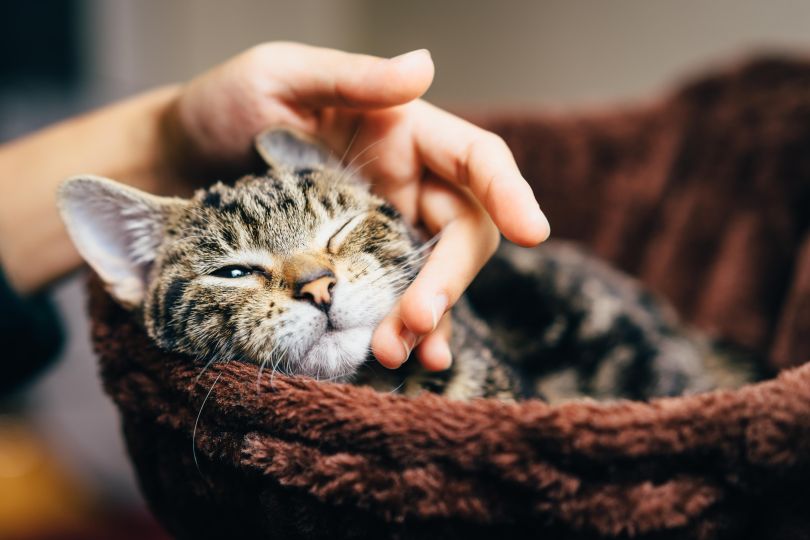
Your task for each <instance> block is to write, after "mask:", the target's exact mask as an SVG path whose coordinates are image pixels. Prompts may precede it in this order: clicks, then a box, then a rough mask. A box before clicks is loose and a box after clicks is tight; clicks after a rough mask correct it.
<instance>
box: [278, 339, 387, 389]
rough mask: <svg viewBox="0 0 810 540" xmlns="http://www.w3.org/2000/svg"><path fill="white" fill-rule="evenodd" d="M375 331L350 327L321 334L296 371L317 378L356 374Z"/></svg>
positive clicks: (335, 377)
mask: <svg viewBox="0 0 810 540" xmlns="http://www.w3.org/2000/svg"><path fill="white" fill-rule="evenodd" d="M371 334H372V330H371V329H370V328H349V329H347V330H339V331H331V332H327V333H325V334H323V335H322V336H321V337H319V338H318V339H317V340H316V341H315V343H314V344H313V345H312V346H311V347H310V349H309V350H308V351H307V352H306V353H305V355H304V356H303V358H301V359H300V360H298V362H296V365H295V366H294V368H293V369H294V371H295V372H296V373H300V374H302V375H307V376H309V377H314V378H316V379H337V378H341V377H345V376H348V375H350V374H352V373H354V372H355V371H356V370H357V368H358V366H359V365H360V364H362V363H363V362H364V361H365V360H366V357H367V355H368V350H369V344H370V343H371Z"/></svg>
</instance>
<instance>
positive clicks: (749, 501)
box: [91, 59, 810, 539]
mask: <svg viewBox="0 0 810 540" xmlns="http://www.w3.org/2000/svg"><path fill="white" fill-rule="evenodd" d="M485 123H486V124H487V125H488V127H490V128H491V129H494V130H495V131H497V132H499V133H501V134H502V135H503V136H504V138H505V139H506V140H507V142H508V143H509V145H510V146H511V147H512V148H513V150H514V151H515V154H516V156H517V157H518V160H519V162H520V164H521V166H522V168H523V170H524V172H525V174H526V176H527V177H528V178H530V179H532V180H533V182H534V183H535V189H536V193H537V196H538V199H539V200H540V201H541V203H542V205H543V208H544V209H546V210H547V211H548V214H549V217H550V218H551V221H552V223H553V224H554V227H555V229H554V232H555V235H556V236H558V237H566V238H574V239H577V240H579V241H582V242H584V243H586V244H588V245H590V246H591V247H592V248H593V249H594V250H595V251H596V252H597V253H598V254H600V255H601V256H603V257H605V258H606V259H609V260H611V261H613V262H614V263H616V264H617V265H619V266H620V267H621V268H623V269H625V270H627V271H629V272H631V273H633V274H635V275H637V276H639V277H640V278H641V279H643V280H644V281H645V282H646V283H648V284H649V285H651V286H652V287H653V288H655V289H656V290H658V291H659V292H661V293H663V294H664V295H666V296H667V297H668V298H669V299H670V300H672V301H673V302H674V303H675V305H676V306H677V307H678V308H679V309H680V310H681V313H682V314H683V315H684V317H686V318H687V319H689V320H690V321H692V322H693V323H694V324H696V325H698V326H700V327H701V328H703V329H705V330H707V331H709V332H711V333H714V334H715V335H718V336H722V337H724V338H727V339H729V340H732V341H734V342H736V343H738V344H741V345H744V346H746V347H749V348H751V349H752V350H754V351H757V352H758V353H759V354H760V355H761V357H762V358H763V359H765V360H766V361H767V362H768V366H767V368H769V369H770V370H771V372H772V373H773V374H776V373H777V372H778V371H780V370H781V373H779V374H778V375H774V377H773V378H772V380H768V381H766V382H762V383H759V384H754V385H750V386H747V387H744V388H741V389H739V390H736V391H721V392H714V393H709V394H703V395H697V396H689V397H682V398H674V399H662V400H658V401H654V402H652V403H635V402H621V403H614V404H597V403H594V402H575V403H569V404H565V405H560V406H549V405H546V404H544V403H541V402H535V401H530V402H524V403H520V404H505V403H499V402H490V401H483V400H482V401H475V402H470V403H459V402H448V401H445V400H443V399H441V398H438V397H436V396H432V395H424V396H421V397H419V398H415V399H410V398H403V397H399V396H392V395H387V394H378V393H375V392H373V391H371V390H369V389H367V388H360V387H352V386H344V385H338V384H330V383H317V382H313V381H311V380H306V379H292V378H285V377H283V376H278V375H277V376H276V377H275V378H274V379H273V380H272V383H271V381H270V379H269V377H264V379H263V381H262V384H261V386H260V387H257V383H256V380H257V368H256V367H255V366H250V365H244V364H238V363H230V364H227V365H215V366H212V367H211V368H210V369H208V370H206V371H205V372H204V373H203V374H202V376H200V377H199V379H197V376H198V374H199V373H200V365H199V364H195V363H192V362H191V361H190V360H189V359H188V358H183V357H178V356H167V355H165V354H162V353H161V352H159V351H157V350H156V349H155V348H154V347H153V346H151V345H150V343H149V341H148V339H147V338H146V336H145V335H144V333H143V332H142V331H141V330H139V329H138V327H137V326H136V325H134V324H132V323H131V322H129V321H128V318H127V316H126V314H125V313H124V312H123V311H122V310H121V309H120V308H118V307H117V306H116V305H115V304H114V303H113V302H112V301H111V300H110V298H109V297H108V296H107V295H106V294H105V293H103V292H102V291H101V289H100V287H99V286H98V283H97V282H93V284H92V286H91V292H92V294H91V311H92V316H93V319H94V327H93V335H94V339H95V344H96V349H97V351H98V353H99V355H100V357H101V366H102V375H103V379H104V384H105V387H106V389H107V392H108V393H109V394H110V395H111V396H112V397H113V399H114V400H115V402H116V403H117V404H118V407H119V409H120V411H121V415H122V418H123V425H124V431H125V434H126V439H127V443H128V445H129V451H130V454H131V457H132V460H133V462H134V464H135V467H136V470H137V474H138V477H139V480H140V483H141V486H142V488H143V491H144V493H145V495H146V497H147V499H148V501H149V503H150V505H151V507H152V508H153V509H154V511H155V513H156V514H157V515H158V517H159V518H160V519H161V520H162V522H163V523H164V524H165V525H166V526H167V528H168V529H169V530H170V531H171V532H172V533H174V534H176V535H177V536H179V537H184V538H200V537H206V538H208V537H212V538H258V537H273V538H339V537H359V538H384V537H395V538H478V537H495V535H501V536H500V537H501V538H512V537H545V538H577V539H579V538H582V539H584V538H628V537H632V538H661V539H674V538H684V539H686V538H689V539H691V538H705V539H708V538H735V539H736V538H771V539H778V538H807V537H810V364H808V365H805V366H801V367H794V366H799V365H800V364H802V363H803V362H804V361H806V360H808V358H810V235H809V234H808V221H810V63H806V62H804V61H801V60H784V59H781V60H780V59H766V60H760V61H757V62H753V63H749V64H746V65H744V66H741V67H738V68H735V69H732V70H725V71H717V72H715V73H714V74H712V75H710V76H707V77H704V78H702V79H700V80H697V81H696V82H693V83H690V84H688V85H686V86H684V87H683V88H682V89H681V90H679V91H677V92H675V93H672V94H669V95H667V96H666V97H664V98H662V99H661V100H660V101H658V102H656V103H654V104H647V105H644V106H640V107H635V108H626V109H624V110H621V111H618V112H617V111H615V110H614V111H612V112H598V113H597V112H593V113H585V114H581V115H557V116H548V115H537V116H535V117H533V118H532V119H529V120H526V119H521V120H517V119H503V118H501V119H496V120H494V121H492V120H490V121H487V122H485ZM212 388H213V389H212ZM209 391H210V393H209ZM206 397H207V398H208V399H207V401H206V403H205V407H204V408H202V412H201V413H200V410H201V405H202V403H203V401H204V400H205V398H206ZM198 413H200V414H199V417H198ZM195 424H196V430H195ZM192 435H194V444H192ZM506 535H508V536H506Z"/></svg>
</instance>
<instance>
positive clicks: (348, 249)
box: [60, 131, 717, 400]
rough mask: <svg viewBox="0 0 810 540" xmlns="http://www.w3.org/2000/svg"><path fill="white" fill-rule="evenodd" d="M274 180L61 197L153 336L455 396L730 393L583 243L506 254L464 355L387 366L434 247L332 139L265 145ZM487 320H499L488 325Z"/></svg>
mask: <svg viewBox="0 0 810 540" xmlns="http://www.w3.org/2000/svg"><path fill="white" fill-rule="evenodd" d="M259 148H260V151H261V152H262V153H263V155H264V156H265V158H266V160H267V161H268V164H269V165H270V171H269V172H268V173H267V175H266V176H248V177H245V178H243V179H241V180H239V181H237V182H236V183H235V184H234V185H232V186H229V185H225V184H221V183H218V184H216V185H214V186H212V187H210V188H208V189H205V190H200V191H198V192H197V193H196V194H195V196H194V197H193V198H192V199H191V200H181V199H165V198H157V197H152V196H149V195H146V194H142V193H140V192H137V191H136V190H133V189H131V188H126V187H124V186H121V185H118V184H116V183H114V182H111V181H109V180H103V179H97V178H78V179H72V180H70V181H68V182H67V183H66V184H65V185H64V186H63V188H62V190H61V192H60V204H61V208H62V212H63V216H64V217H65V221H66V223H67V225H68V229H69V231H70V232H71V235H72V236H73V238H74V240H75V242H76V245H77V247H78V248H79V250H80V252H81V253H82V255H83V256H84V257H85V258H86V259H87V260H88V262H90V264H91V265H92V266H93V267H94V269H95V270H96V271H97V272H98V273H99V275H100V276H101V278H102V279H103V280H104V281H105V283H106V284H107V287H108V290H109V291H110V292H111V294H112V295H113V296H114V297H115V298H116V299H117V300H118V301H119V302H120V303H121V304H122V305H125V306H127V307H128V308H130V309H131V310H132V312H133V315H134V316H136V317H138V319H139V320H140V321H141V323H142V324H143V326H144V327H145V328H146V330H147V332H148V333H149V335H150V337H151V338H152V339H153V340H154V341H155V343H156V344H157V345H158V346H159V347H161V348H163V349H165V350H168V351H172V352H178V353H183V354H187V355H189V356H191V357H193V358H196V359H197V360H199V361H200V362H201V363H207V362H211V361H218V360H227V359H236V360H241V361H247V362H254V363H257V364H259V365H261V366H262V368H263V371H264V372H265V373H267V375H268V376H270V373H271V372H274V371H280V372H283V373H288V374H300V375H307V376H311V377H316V378H320V379H326V380H337V381H345V382H355V383H358V384H368V385H371V386H373V387H376V388H378V389H380V390H386V391H400V392H403V393H406V394H415V393H419V392H421V391H424V390H427V391H433V392H437V393H440V394H443V395H445V396H447V397H450V398H456V399H469V398H473V397H496V398H501V399H513V398H519V397H523V396H526V395H539V396H546V397H548V398H551V399H553V400H557V399H564V398H568V397H575V396H578V395H584V394H590V395H594V396H596V397H603V398H613V397H634V398H647V397H651V396H654V395H676V394H680V393H683V392H694V391H700V390H705V389H708V388H711V387H713V386H716V385H717V381H716V380H715V379H716V377H713V376H712V374H711V373H710V370H709V369H707V367H706V362H705V360H706V358H707V357H708V356H709V355H707V353H706V350H707V349H704V348H701V347H702V346H701V343H703V342H702V341H701V340H700V339H694V338H693V337H692V336H691V335H690V334H688V333H687V332H686V331H684V330H683V329H682V328H681V327H680V326H679V324H678V322H677V321H676V320H675V318H674V316H673V315H672V313H671V311H670V310H669V309H667V308H666V307H665V306H663V304H661V303H660V301H658V300H656V299H654V298H653V297H652V296H651V295H650V294H649V293H648V292H646V291H645V290H644V289H643V287H641V285H640V284H638V283H637V282H635V281H634V280H631V279H629V278H627V277H626V276H624V275H622V274H620V273H619V272H617V271H615V270H612V269H610V268H608V267H606V265H604V264H602V263H600V262H598V261H597V260H596V259H594V258H593V257H589V256H587V255H585V254H584V253H583V252H582V251H580V250H578V249H575V248H572V247H571V246H569V245H564V244H562V245H554V244H549V245H547V246H544V247H540V248H535V249H534V250H530V251H520V250H518V249H517V248H514V247H511V246H506V247H504V248H503V249H502V250H501V252H499V255H498V256H496V258H495V259H494V260H493V262H492V263H490V264H489V265H488V267H487V268H485V270H484V271H483V273H482V275H481V277H480V279H479V280H478V283H477V285H476V286H474V287H473V288H472V291H471V294H470V297H469V301H468V300H465V299H462V301H461V302H460V303H459V305H458V306H457V307H456V309H455V310H454V312H453V322H454V330H453V339H452V347H451V348H452V349H453V357H454V362H453V364H452V367H451V368H450V369H449V370H447V371H444V372H438V373H428V372H425V371H423V370H421V369H420V368H418V365H417V363H416V362H414V361H411V362H407V363H406V366H405V367H404V368H403V369H400V370H395V371H389V370H385V369H384V368H382V366H380V365H378V364H377V363H376V362H375V361H374V360H373V359H372V358H371V355H370V353H369V343H370V340H371V334H372V332H373V330H374V328H375V327H376V325H377V324H378V323H379V322H380V320H382V318H383V316H384V315H385V314H386V313H387V312H388V311H389V310H390V309H391V308H392V307H393V305H394V303H395V302H396V300H397V298H398V297H399V295H400V294H401V293H402V291H403V290H404V289H405V288H406V287H407V285H408V284H409V283H410V282H411V281H412V280H413V278H414V277H415V275H416V273H417V272H418V270H419V268H420V265H421V263H422V261H423V259H424V255H425V253H424V251H425V249H424V246H423V245H422V244H421V243H420V241H419V240H418V235H417V234H415V233H414V231H412V230H411V229H410V228H409V227H408V226H407V225H406V224H405V223H404V221H403V220H402V219H401V217H400V216H399V214H398V213H397V212H396V210H394V209H393V208H392V207H391V206H390V205H389V204H387V203H386V202H385V201H383V200H381V199H379V198H378V197H376V196H374V195H372V194H370V193H369V191H368V188H367V186H366V184H364V183H362V182H360V181H358V180H356V179H354V178H353V177H352V176H351V175H350V174H349V173H348V172H347V171H345V170H343V169H341V168H340V167H339V166H338V165H337V164H334V163H331V162H330V161H329V157H328V156H327V155H326V154H325V153H324V152H323V151H322V150H321V149H320V148H319V147H317V146H315V145H312V144H308V143H306V142H302V141H301V140H299V139H298V138H296V137H294V136H292V135H291V134H289V133H288V132H283V131H279V132H273V133H271V134H269V135H267V136H265V137H264V138H263V139H261V140H260V145H259ZM480 316H484V318H486V319H487V322H484V320H483V319H482V318H480Z"/></svg>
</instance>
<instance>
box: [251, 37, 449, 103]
mask: <svg viewBox="0 0 810 540" xmlns="http://www.w3.org/2000/svg"><path fill="white" fill-rule="evenodd" d="M251 54H254V55H255V56H256V60H255V61H256V62H258V64H259V65H260V67H261V68H262V71H263V72H265V73H267V75H268V76H269V77H272V78H273V80H274V81H275V82H276V83H277V84H278V87H279V88H280V94H281V96H282V97H283V98H285V99H286V100H287V101H288V102H291V103H293V104H294V105H296V106H304V107H309V108H320V107H325V106H340V107H349V108H381V107H390V106H393V105H400V104H403V103H407V102H409V101H412V100H414V99H416V98H418V97H419V96H421V95H422V94H424V93H425V91H427V89H428V87H429V86H430V83H431V82H432V81H433V61H432V60H431V58H430V53H429V52H428V51H427V50H425V49H421V50H417V51H412V52H410V53H406V54H403V55H401V56H397V57H395V58H392V59H385V58H378V57H375V56H368V55H362V54H352V53H347V52H343V51H337V50H334V49H325V48H320V47H312V46H309V45H302V44H298V43H268V44H265V45H260V46H258V47H256V48H254V49H253V50H252V51H251Z"/></svg>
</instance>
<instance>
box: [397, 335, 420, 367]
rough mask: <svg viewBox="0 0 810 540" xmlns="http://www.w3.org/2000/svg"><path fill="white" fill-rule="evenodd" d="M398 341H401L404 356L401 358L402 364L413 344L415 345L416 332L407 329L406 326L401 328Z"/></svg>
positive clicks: (409, 353)
mask: <svg viewBox="0 0 810 540" xmlns="http://www.w3.org/2000/svg"><path fill="white" fill-rule="evenodd" d="M399 341H400V343H402V348H403V349H404V352H405V356H404V357H403V358H402V362H400V364H404V363H405V361H406V360H408V357H409V356H410V355H411V351H412V350H413V347H414V345H416V334H414V333H413V332H411V331H410V330H408V329H407V328H403V329H402V331H400V333H399Z"/></svg>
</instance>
